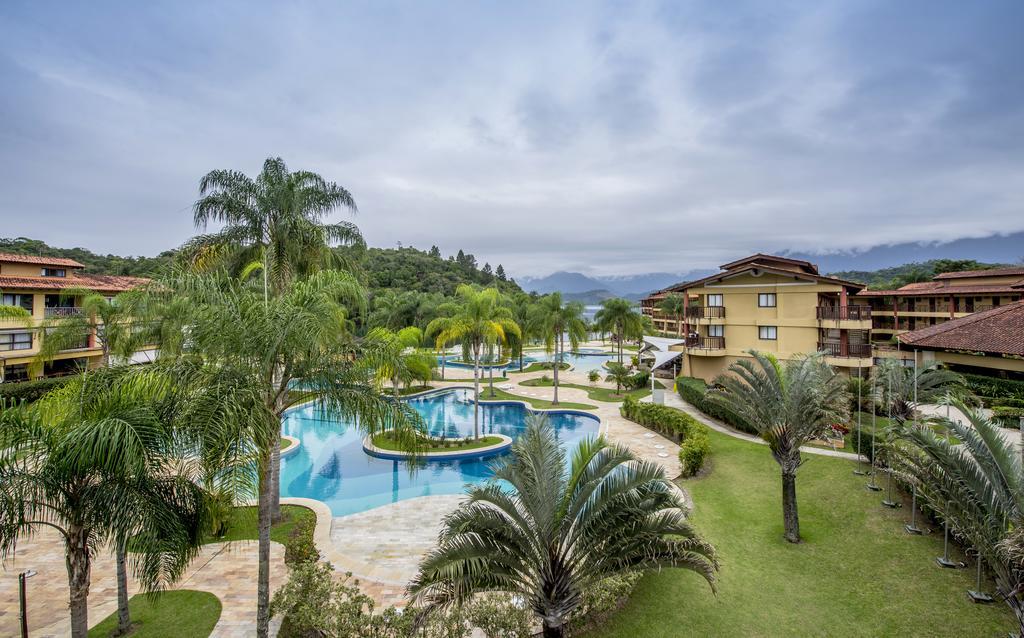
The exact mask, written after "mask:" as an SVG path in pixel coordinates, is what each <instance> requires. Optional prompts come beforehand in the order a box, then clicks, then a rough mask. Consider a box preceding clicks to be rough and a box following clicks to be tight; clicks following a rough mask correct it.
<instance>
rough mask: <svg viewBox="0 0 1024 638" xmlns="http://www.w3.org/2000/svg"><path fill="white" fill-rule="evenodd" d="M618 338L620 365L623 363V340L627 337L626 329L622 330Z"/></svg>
mask: <svg viewBox="0 0 1024 638" xmlns="http://www.w3.org/2000/svg"><path fill="white" fill-rule="evenodd" d="M616 338H617V339H618V340H619V365H622V342H623V341H624V340H625V339H626V331H625V330H620V331H619V333H618V334H617V335H616Z"/></svg>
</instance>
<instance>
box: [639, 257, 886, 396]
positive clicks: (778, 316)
mask: <svg viewBox="0 0 1024 638" xmlns="http://www.w3.org/2000/svg"><path fill="white" fill-rule="evenodd" d="M721 270H722V271H721V272H719V273H717V274H715V275H712V276H710V277H705V278H703V279H698V280H696V281H689V282H684V283H680V284H677V285H675V286H671V287H669V288H665V289H664V290H659V291H658V292H655V293H653V294H651V295H650V296H648V297H647V298H646V299H644V300H643V301H642V302H641V309H642V311H643V313H644V314H646V315H648V316H649V317H651V319H652V320H653V322H654V326H655V328H656V329H657V330H658V331H659V332H660V333H661V334H662V337H663V338H662V339H661V340H659V342H660V343H659V344H658V346H656V349H657V350H660V351H662V352H664V351H665V348H668V349H669V350H670V351H673V352H679V353H680V355H679V356H678V357H673V364H674V366H675V371H676V372H677V373H681V374H684V375H686V376H692V377H699V378H701V379H704V380H705V381H711V380H712V379H714V378H715V377H716V376H718V375H719V374H721V373H723V372H725V371H726V370H727V369H728V368H729V366H730V365H731V364H732V363H733V362H734V361H736V360H737V359H740V358H746V357H749V355H747V354H746V351H748V350H752V349H753V350H760V351H765V352H771V353H773V354H775V355H776V356H777V357H779V358H780V359H789V358H792V357H794V356H796V355H800V354H805V353H809V352H816V351H824V352H825V353H826V354H827V357H828V362H829V363H830V364H831V365H834V366H836V367H838V368H840V369H842V370H845V371H847V372H850V371H851V369H856V368H864V369H866V368H870V367H871V364H872V358H871V309H870V308H869V307H868V306H867V305H863V304H857V303H856V302H854V301H853V300H854V298H855V295H857V293H859V292H860V291H861V290H863V288H864V285H863V284H859V283H855V282H851V281H843V280H841V279H836V278H834V277H826V276H824V275H822V274H820V273H819V272H818V267H817V266H816V265H814V264H812V263H810V262H808V261H803V260H799V259H789V258H786V257H777V256H773V255H764V254H760V253H759V254H756V255H752V256H750V257H746V258H744V259H740V260H737V261H734V262H731V263H728V264H724V265H722V266H721ZM671 294H677V295H682V296H683V297H684V298H685V300H686V309H685V312H684V313H683V315H682V316H681V317H673V316H666V315H665V314H664V313H663V312H661V311H660V309H659V304H660V303H661V302H662V300H663V299H665V298H666V297H667V296H668V295H671ZM671 335H675V337H676V338H675V340H674V342H673V343H672V344H669V343H667V342H665V338H668V337H670V336H671ZM666 360H667V358H666V357H664V356H662V357H661V358H660V359H657V361H666Z"/></svg>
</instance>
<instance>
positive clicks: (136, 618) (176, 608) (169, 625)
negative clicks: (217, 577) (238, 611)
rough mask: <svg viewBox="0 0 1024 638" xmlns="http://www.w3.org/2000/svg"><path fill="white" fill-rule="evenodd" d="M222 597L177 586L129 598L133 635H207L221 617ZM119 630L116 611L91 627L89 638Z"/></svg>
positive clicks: (146, 637)
mask: <svg viewBox="0 0 1024 638" xmlns="http://www.w3.org/2000/svg"><path fill="white" fill-rule="evenodd" d="M220 607H221V606H220V600H218V599H217V597H216V596H214V595H213V594H211V593H209V592H205V591H193V590H190V589H174V590H170V591H165V592H163V593H161V594H158V595H156V596H148V595H146V594H136V595H134V596H132V597H131V598H130V599H129V600H128V609H129V610H130V611H131V617H132V626H133V628H132V631H131V632H130V633H128V634H126V635H128V636H132V637H133V638H177V637H178V636H190V637H193V636H194V637H195V638H205V637H206V636H209V635H210V632H212V631H213V626H214V625H216V624H217V620H219V619H220ZM116 630H117V611H114V613H112V614H110V615H109V616H107V617H106V618H104V619H103V621H102V622H101V623H99V624H98V625H96V626H95V627H93V628H92V629H90V630H89V638H107V637H108V636H110V635H111V634H112V633H113V632H114V631H116Z"/></svg>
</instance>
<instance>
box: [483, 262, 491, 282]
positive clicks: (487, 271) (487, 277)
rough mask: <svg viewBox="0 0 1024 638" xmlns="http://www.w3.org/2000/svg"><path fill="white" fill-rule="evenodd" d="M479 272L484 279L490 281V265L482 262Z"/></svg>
mask: <svg viewBox="0 0 1024 638" xmlns="http://www.w3.org/2000/svg"><path fill="white" fill-rule="evenodd" d="M480 273H481V274H482V275H483V276H484V279H485V280H487V281H490V280H491V279H493V278H494V273H493V271H491V265H490V264H489V263H487V262H484V267H483V268H481V269H480Z"/></svg>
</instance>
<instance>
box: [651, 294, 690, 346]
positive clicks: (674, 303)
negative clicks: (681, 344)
mask: <svg viewBox="0 0 1024 638" xmlns="http://www.w3.org/2000/svg"><path fill="white" fill-rule="evenodd" d="M686 305H687V301H686V297H685V296H684V295H681V294H679V293H678V292H671V293H669V294H668V295H666V296H665V298H664V299H662V300H661V303H659V304H658V310H660V311H662V312H663V313H665V314H666V315H668V316H670V317H675V319H676V328H677V330H676V335H677V336H679V337H680V338H682V336H683V315H685V314H686Z"/></svg>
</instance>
